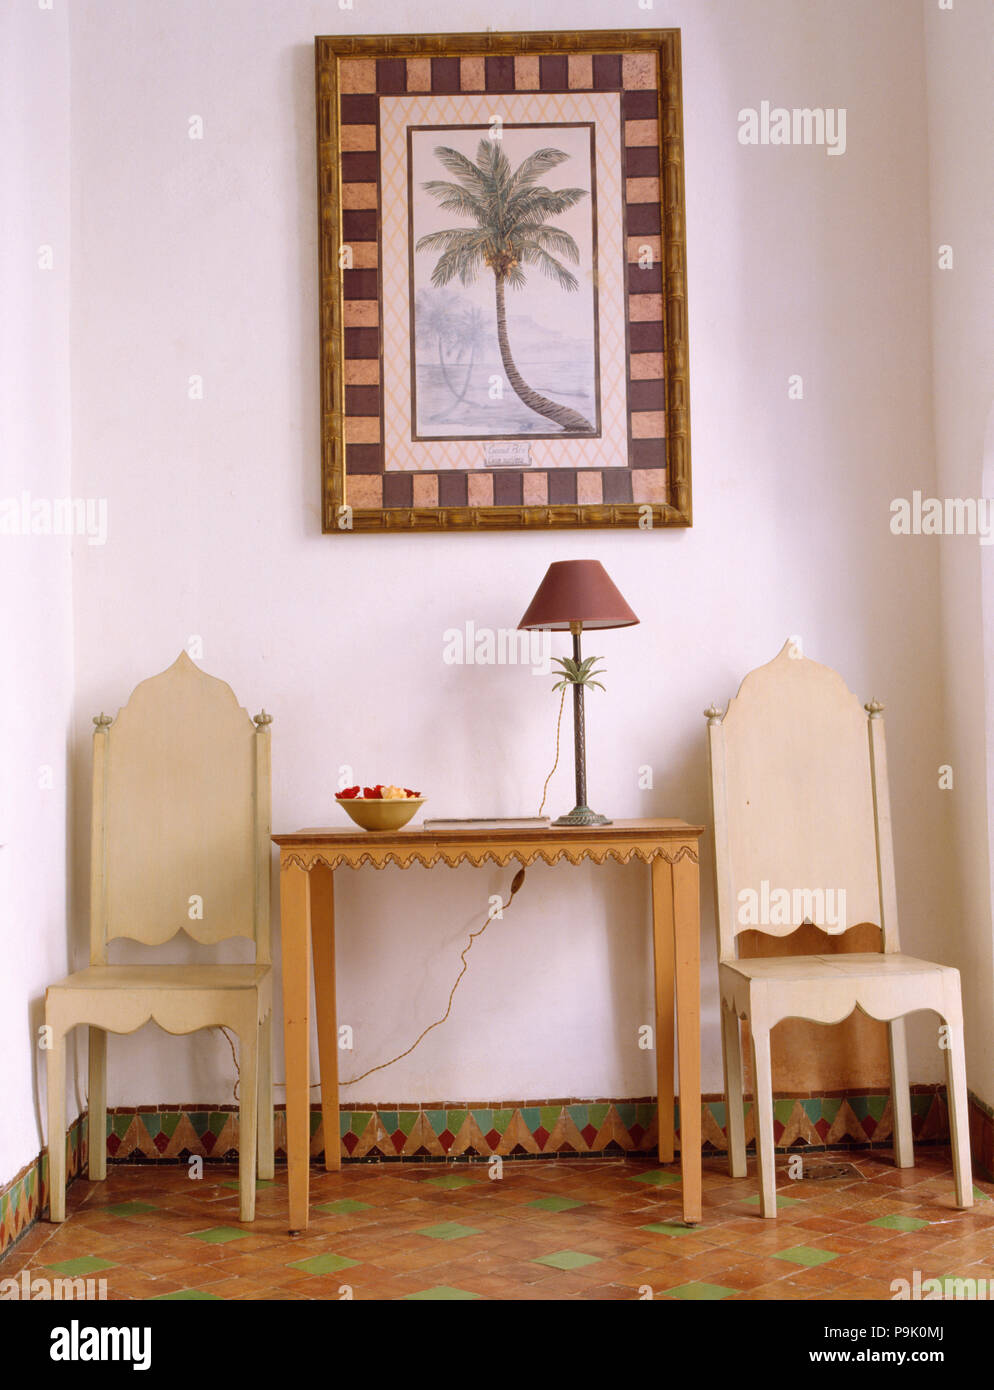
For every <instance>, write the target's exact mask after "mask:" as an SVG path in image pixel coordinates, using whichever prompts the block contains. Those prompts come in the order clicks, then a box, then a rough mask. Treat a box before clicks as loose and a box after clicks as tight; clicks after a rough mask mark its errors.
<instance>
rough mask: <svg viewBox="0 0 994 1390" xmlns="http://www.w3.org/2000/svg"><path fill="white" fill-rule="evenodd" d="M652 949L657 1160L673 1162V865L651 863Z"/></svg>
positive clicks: (664, 861) (662, 860) (656, 860)
mask: <svg viewBox="0 0 994 1390" xmlns="http://www.w3.org/2000/svg"><path fill="white" fill-rule="evenodd" d="M651 869H652V953H653V961H654V974H655V986H656V1036H655V1043H656V1112H657V1124H658V1126H659V1136H658V1137H659V1161H660V1163H672V1162H673V1137H674V1136H673V883H672V880H673V866H672V865H671V864H668V863H667V862H666V860H665V859H662V858H656V859H653V861H652V865H651Z"/></svg>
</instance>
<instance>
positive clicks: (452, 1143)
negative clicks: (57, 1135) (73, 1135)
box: [107, 1086, 949, 1163]
mask: <svg viewBox="0 0 994 1390" xmlns="http://www.w3.org/2000/svg"><path fill="white" fill-rule="evenodd" d="M911 1106H912V1124H913V1126H914V1134H915V1139H916V1140H917V1141H919V1142H921V1143H944V1142H947V1141H948V1137H949V1126H948V1116H947V1112H946V1105H945V1091H944V1088H943V1087H941V1086H917V1087H914V1088H913V1092H912V1098H911ZM339 1123H340V1131H339V1138H340V1143H341V1155H342V1159H343V1160H344V1161H348V1160H352V1161H361V1160H364V1159H365V1160H367V1161H372V1160H375V1161H383V1160H389V1161H394V1162H397V1161H401V1160H415V1161H416V1160H418V1159H421V1160H428V1159H450V1160H451V1159H459V1158H465V1159H472V1158H489V1157H491V1156H492V1155H493V1154H499V1155H501V1157H504V1158H526V1157H535V1158H538V1157H542V1156H553V1155H563V1154H568V1155H570V1156H571V1157H575V1156H584V1155H591V1156H596V1155H600V1154H605V1153H610V1154H615V1155H620V1154H632V1155H633V1156H635V1155H639V1156H644V1155H646V1154H649V1153H651V1152H652V1151H653V1150H654V1149H655V1147H656V1142H657V1135H658V1129H657V1123H656V1102H655V1100H654V1099H653V1098H652V1097H648V1096H646V1097H641V1098H639V1099H636V1100H577V1099H568V1098H559V1099H552V1100H535V1101H518V1100H515V1101H496V1102H489V1103H484V1104H475V1103H470V1104H463V1105H455V1104H453V1103H451V1102H446V1101H439V1102H437V1103H429V1104H426V1105H404V1104H402V1103H397V1104H394V1105H389V1106H387V1105H381V1106H379V1107H378V1108H374V1107H372V1106H363V1105H346V1106H343V1107H342V1109H341V1113H340V1117H339ZM725 1123H726V1106H725V1101H724V1098H723V1097H721V1096H711V1097H705V1099H704V1101H703V1104H702V1129H703V1134H702V1138H703V1150H704V1152H705V1153H706V1154H708V1153H710V1154H714V1153H724V1152H726V1150H727V1140H726V1137H725ZM676 1126H677V1134H678V1135H679V1105H677V1107H676ZM774 1133H775V1142H776V1146H777V1149H778V1150H779V1151H781V1152H787V1151H788V1150H794V1149H801V1148H803V1149H808V1150H811V1149H828V1148H867V1147H870V1148H880V1147H887V1146H889V1144H890V1142H891V1138H892V1133H893V1124H892V1115H891V1105H890V1097H889V1094H888V1093H887V1092H883V1091H880V1092H870V1093H866V1094H861V1095H845V1094H841V1095H834V1096H832V1095H829V1096H785V1097H781V1098H779V1099H777V1100H776V1101H775V1103H774ZM753 1139H754V1130H753V1110H752V1106H751V1104H750V1105H747V1109H746V1142H747V1143H751V1142H752V1141H753ZM275 1140H276V1151H277V1154H278V1155H279V1156H285V1153H286V1111H285V1110H284V1109H283V1107H277V1110H276V1120H275ZM323 1153H324V1127H323V1123H322V1119H321V1111H320V1108H319V1107H317V1106H315V1107H313V1108H312V1110H311V1156H312V1158H318V1157H319V1156H321V1155H322V1154H323ZM191 1156H197V1157H201V1158H205V1159H214V1160H219V1161H220V1160H228V1161H231V1160H233V1159H235V1158H237V1156H238V1111H237V1108H236V1107H234V1106H219V1107H215V1108H210V1109H209V1108H207V1107H206V1106H198V1105H181V1106H163V1107H161V1108H156V1107H153V1106H145V1107H141V1108H139V1109H137V1110H136V1109H133V1108H127V1109H118V1110H114V1111H111V1112H109V1113H108V1117H107V1157H108V1159H109V1160H110V1161H111V1162H115V1161H116V1162H128V1163H163V1162H165V1163H170V1162H172V1163H177V1162H184V1161H185V1160H186V1159H187V1158H189V1157H191Z"/></svg>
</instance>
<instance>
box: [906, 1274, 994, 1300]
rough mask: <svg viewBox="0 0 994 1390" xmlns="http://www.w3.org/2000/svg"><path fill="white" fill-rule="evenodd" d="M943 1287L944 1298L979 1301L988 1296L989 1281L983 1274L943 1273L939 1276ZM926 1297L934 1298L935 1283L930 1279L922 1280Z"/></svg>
mask: <svg viewBox="0 0 994 1390" xmlns="http://www.w3.org/2000/svg"><path fill="white" fill-rule="evenodd" d="M938 1282H939V1284H940V1285H941V1288H942V1298H943V1299H947V1298H948V1299H950V1300H952V1301H953V1302H956V1303H963V1302H971V1303H972V1302H973V1301H974V1300H975V1299H976V1300H977V1301H978V1302H979V1301H981V1300H983V1299H985V1298H986V1297H987V1289H988V1286H989V1281H988V1283H987V1284H985V1282H984V1279H983V1276H980V1277H979V1278H978V1276H977V1275H975V1274H943V1275H941V1276H940V1278H939V1281H938ZM922 1289H923V1291H925V1292H924V1297H926V1298H934V1297H935V1294H934V1284H933V1283H932V1281H930V1280H928V1279H923V1280H922Z"/></svg>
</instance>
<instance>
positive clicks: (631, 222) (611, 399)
mask: <svg viewBox="0 0 994 1390" xmlns="http://www.w3.org/2000/svg"><path fill="white" fill-rule="evenodd" d="M315 49H316V68H317V121H318V201H319V218H320V224H319V235H320V295H321V414H322V422H321V455H322V526H323V529H324V531H326V532H329V533H336V534H342V535H345V534H349V533H350V532H354V531H412V530H414V531H417V530H429V531H440V530H451V531H456V530H459V531H466V530H480V531H492V530H507V529H520V528H534V527H537V528H549V527H579V528H583V527H604V526H629V527H642V528H643V529H644V528H647V527H649V526H652V527H657V526H658V527H662V526H689V525H690V524H691V498H690V437H689V402H688V360H687V303H686V281H685V271H684V265H685V233H684V192H683V122H682V99H681V86H680V32H679V30H677V29H662V30H648V31H640V32H636V31H629V30H623V31H617V32H613V31H606V30H605V31H596V32H592V33H579V34H577V33H553V34H534V33H530V34H454V35H441V34H434V35H413V36H398V35H390V36H383V37H362V38H356V37H349V38H344V37H337V36H336V37H326V38H318V39H316V40H315Z"/></svg>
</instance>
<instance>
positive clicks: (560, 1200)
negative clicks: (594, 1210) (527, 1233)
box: [525, 1197, 585, 1211]
mask: <svg viewBox="0 0 994 1390" xmlns="http://www.w3.org/2000/svg"><path fill="white" fill-rule="evenodd" d="M584 1205H585V1203H584V1202H571V1201H570V1199H569V1198H568V1197H536V1199H535V1201H534V1202H526V1203H525V1206H526V1207H538V1209H539V1211H570V1210H571V1209H572V1208H573V1207H582V1206H584Z"/></svg>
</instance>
